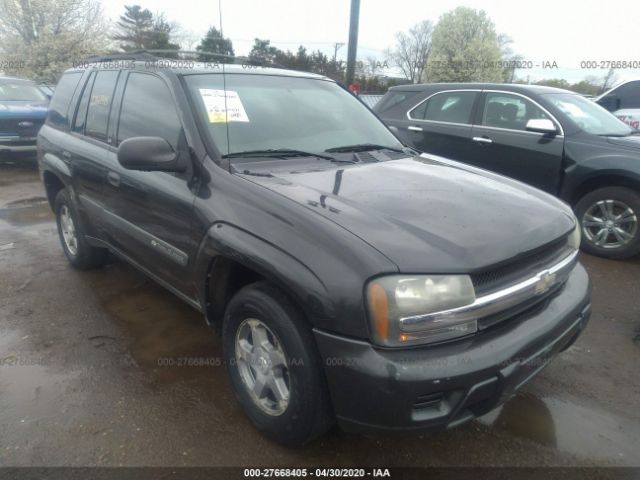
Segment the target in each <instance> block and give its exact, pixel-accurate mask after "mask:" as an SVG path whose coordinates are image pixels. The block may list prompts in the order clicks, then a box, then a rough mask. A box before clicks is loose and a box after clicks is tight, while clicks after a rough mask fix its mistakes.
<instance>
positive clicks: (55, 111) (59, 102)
mask: <svg viewBox="0 0 640 480" xmlns="http://www.w3.org/2000/svg"><path fill="white" fill-rule="evenodd" d="M80 77H82V72H72V73H65V74H64V75H63V76H62V78H61V79H60V81H59V82H58V85H57V86H56V89H55V92H54V93H53V98H52V99H51V103H50V104H49V116H48V119H47V123H48V124H49V125H52V126H55V127H59V128H66V127H68V126H69V121H68V116H67V115H68V113H69V110H70V109H69V103H70V102H71V98H72V97H73V93H74V92H75V90H76V87H77V86H78V82H79V81H80Z"/></svg>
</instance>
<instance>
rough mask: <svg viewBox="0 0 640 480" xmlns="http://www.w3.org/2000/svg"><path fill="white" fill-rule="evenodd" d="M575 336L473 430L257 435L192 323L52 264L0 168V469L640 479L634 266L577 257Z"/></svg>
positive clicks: (119, 283)
mask: <svg viewBox="0 0 640 480" xmlns="http://www.w3.org/2000/svg"><path fill="white" fill-rule="evenodd" d="M582 260H583V262H584V263H585V265H586V266H587V268H588V270H589V271H590V273H591V275H592V279H593V284H594V299H593V316H592V319H591V323H590V324H589V326H588V328H587V330H586V332H585V333H584V334H583V335H582V337H581V338H580V339H579V340H578V342H577V343H576V344H575V345H574V346H573V347H571V348H570V349H569V350H568V351H567V352H565V353H563V354H561V355H560V356H559V357H558V358H557V359H556V360H555V361H554V362H553V363H552V364H551V365H550V366H549V367H548V368H546V369H545V370H544V371H543V373H542V374H541V375H540V376H539V377H537V378H536V379H535V380H534V381H533V382H532V383H530V384H529V385H528V386H527V387H526V389H525V390H524V391H523V392H521V393H519V394H518V395H516V396H515V397H513V398H512V399H511V400H510V401H509V402H508V403H507V404H506V405H505V406H503V407H502V408H500V409H498V410H497V411H494V412H492V413H490V414H488V415H487V416H485V417H483V418H482V419H480V420H479V421H476V422H472V423H470V424H467V425H465V426H462V427H459V428H457V429H454V430H451V431H447V432H444V433H440V434H434V435H429V436H420V437H418V436H409V437H401V438H397V437H394V438H386V437H384V436H379V437H375V436H374V437H371V436H367V437H364V436H358V435H351V434H345V433H342V432H339V431H334V432H332V433H330V434H329V435H327V436H325V437H323V438H322V439H320V440H318V441H316V442H315V443H313V444H311V445H308V446H307V447H305V448H302V449H298V450H291V449H286V448H283V447H280V446H278V445H275V444H273V443H272V442H270V441H268V440H266V439H264V438H263V437H261V436H260V435H259V434H257V433H256V432H255V431H254V430H253V428H252V426H251V425H250V424H249V422H248V421H247V420H246V419H245V417H244V416H243V414H242V412H241V411H240V409H239V407H238V405H237V404H236V402H235V400H234V398H233V395H232V393H231V390H230V387H229V384H228V382H227V378H226V373H225V371H224V369H223V368H222V367H216V366H209V367H177V366H173V367H170V366H166V365H167V364H171V363H172V362H173V363H175V362H176V361H178V360H179V359H181V358H185V357H196V358H219V357H220V355H221V349H220V341H219V340H218V338H217V337H216V336H215V335H214V334H213V333H212V332H210V331H209V329H208V328H207V327H206V326H205V324H204V320H203V318H202V317H201V315H200V314H199V313H198V312H196V311H195V310H193V309H191V308H190V307H189V306H187V305H186V304H183V303H182V302H181V301H180V300H178V299H177V298H175V297H174V296H172V295H171V294H170V293H168V292H166V291H164V290H163V289H162V288H161V287H159V286H157V285H155V284H154V283H153V282H151V281H149V280H147V279H146V278H145V277H143V276H142V275H141V274H139V273H138V272H136V271H135V270H133V269H132V268H131V267H129V266H128V265H126V264H124V263H123V262H121V261H117V260H115V259H114V260H112V261H111V262H110V263H109V265H108V266H107V267H106V268H104V269H101V270H97V271H92V272H79V271H76V270H73V269H72V268H70V267H69V266H68V265H67V262H66V260H65V258H64V257H63V254H62V251H61V248H60V245H59V241H58V237H57V232H56V229H55V224H54V221H53V216H52V214H51V211H50V209H49V206H48V204H47V203H46V201H45V199H44V191H43V189H42V186H41V184H40V182H39V179H38V176H37V171H36V169H35V167H34V166H33V165H28V166H22V167H17V166H11V165H0V432H1V434H0V465H4V466H27V465H37V466H54V465H73V466H79V465H83V466H88V465H103V466H118V465H127V466H163V465H173V466H179V465H189V466H209V465H215V466H217V465H227V466H258V465H259V466H278V467H285V466H294V465H305V466H310V465H314V466H317V465H326V466H374V465H378V466H427V465H429V466H446V465H528V466H538V465H594V464H595V465H635V466H640V400H639V399H640V345H639V344H637V343H634V341H633V338H634V336H635V335H638V334H640V331H639V330H638V329H639V328H640V259H637V260H634V261H629V262H613V261H606V260H602V259H599V258H594V257H588V256H583V258H582Z"/></svg>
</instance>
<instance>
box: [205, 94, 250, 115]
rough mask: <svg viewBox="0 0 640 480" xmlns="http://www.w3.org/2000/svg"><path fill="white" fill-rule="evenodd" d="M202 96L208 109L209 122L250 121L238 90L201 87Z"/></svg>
mask: <svg viewBox="0 0 640 480" xmlns="http://www.w3.org/2000/svg"><path fill="white" fill-rule="evenodd" d="M200 96H201V97H202V101H203V102H204V106H205V108H206V109H207V116H208V117H209V123H227V122H248V121H249V117H248V116H247V112H246V111H245V110H244V106H243V105H242V101H241V100H240V96H239V95H238V92H234V91H233V90H226V96H225V90H215V89H212V88H201V89H200Z"/></svg>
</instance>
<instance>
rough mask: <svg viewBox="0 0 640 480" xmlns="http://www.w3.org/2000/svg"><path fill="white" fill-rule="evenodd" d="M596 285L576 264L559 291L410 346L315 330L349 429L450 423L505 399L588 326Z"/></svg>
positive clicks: (436, 426) (341, 415)
mask: <svg viewBox="0 0 640 480" xmlns="http://www.w3.org/2000/svg"><path fill="white" fill-rule="evenodd" d="M590 314H591V284H590V280H589V276H588V275H587V272H586V271H585V269H584V268H583V267H582V265H580V264H577V265H576V267H575V268H574V269H573V271H572V273H571V275H570V276H569V278H568V280H567V282H566V283H565V285H564V286H563V287H562V289H561V290H560V291H559V292H557V293H556V294H554V296H553V297H552V298H550V299H547V300H545V301H544V302H543V304H542V305H540V306H538V307H537V308H533V309H531V310H529V311H527V312H525V313H523V314H520V315H517V316H516V317H514V318H511V319H508V320H505V321H504V322H502V323H501V324H499V325H496V326H494V327H492V328H489V329H487V330H485V331H483V332H480V333H479V334H477V335H474V336H473V337H470V338H469V339H461V340H458V341H454V342H450V343H446V344H442V345H433V346H423V347H417V348H412V349H382V348H377V347H375V346H373V345H372V344H370V343H369V342H366V341H362V340H355V339H352V338H346V337H342V336H338V335H334V334H331V333H327V332H323V331H319V330H315V336H316V340H317V343H318V347H319V349H320V353H321V355H322V357H323V360H324V365H325V372H326V375H327V380H328V384H329V389H330V391H331V397H332V400H333V406H334V410H335V412H336V416H337V418H338V421H339V423H340V424H341V426H342V427H343V428H345V429H347V430H352V431H353V430H355V431H370V430H388V431H393V430H418V431H430V430H440V429H444V428H451V427H454V426H457V425H460V424H462V423H465V422H467V421H469V420H471V419H473V418H476V417H478V416H481V415H484V414H485V413H487V412H489V411H490V410H493V409H494V408H495V407H497V406H498V405H500V404H502V403H503V402H504V401H506V400H507V399H508V398H509V397H511V395H513V394H514V393H515V392H516V391H517V390H518V389H520V388H521V387H522V386H523V385H524V384H525V383H526V382H528V381H529V380H530V379H531V378H532V377H533V376H535V375H536V374H537V373H538V372H539V371H540V370H542V368H544V366H546V365H547V363H548V362H549V361H550V360H551V359H552V358H553V357H554V356H555V355H556V354H557V353H559V352H560V351H562V350H564V349H566V348H568V347H569V346H570V345H571V344H572V343H573V342H574V341H575V339H576V338H577V337H578V335H579V334H580V332H581V331H582V330H583V329H584V327H585V325H586V323H587V322H588V320H589V316H590Z"/></svg>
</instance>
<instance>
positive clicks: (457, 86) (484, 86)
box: [389, 83, 575, 95]
mask: <svg viewBox="0 0 640 480" xmlns="http://www.w3.org/2000/svg"><path fill="white" fill-rule="evenodd" d="M447 89H450V90H462V89H472V90H506V91H511V92H528V93H534V94H538V95H542V94H544V93H575V92H570V91H569V90H564V89H562V88H555V87H545V86H543V85H526V84H520V83H421V84H417V85H398V86H396V87H391V88H390V89H389V90H391V91H423V90H447Z"/></svg>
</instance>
